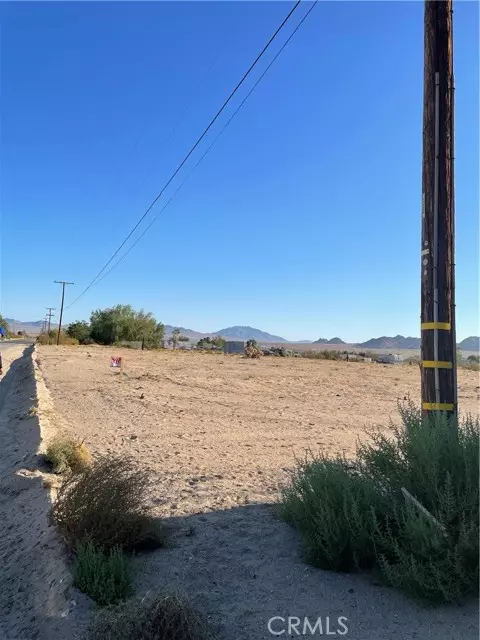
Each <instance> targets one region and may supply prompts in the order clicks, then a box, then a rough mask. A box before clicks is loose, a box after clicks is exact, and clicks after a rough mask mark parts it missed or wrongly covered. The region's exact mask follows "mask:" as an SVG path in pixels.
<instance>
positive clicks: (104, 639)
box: [87, 595, 214, 640]
mask: <svg viewBox="0 0 480 640" xmlns="http://www.w3.org/2000/svg"><path fill="white" fill-rule="evenodd" d="M87 637H88V640H213V637H214V636H213V634H212V632H211V630H210V629H209V628H208V625H207V623H206V621H205V620H204V619H203V618H202V617H201V616H200V615H199V614H198V613H197V612H196V611H195V610H194V609H193V608H192V607H191V605H190V604H188V602H186V601H185V600H184V599H183V598H181V597H179V596H176V595H156V596H153V597H150V598H148V599H147V598H144V599H143V600H132V601H130V602H128V603H124V604H121V605H118V606H117V607H111V608H110V609H106V610H104V611H102V612H101V613H100V614H98V615H97V616H96V617H95V618H94V620H93V622H92V624H91V625H90V628H89V631H88V636H87Z"/></svg>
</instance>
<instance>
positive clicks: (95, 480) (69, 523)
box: [52, 456, 164, 552]
mask: <svg viewBox="0 0 480 640" xmlns="http://www.w3.org/2000/svg"><path fill="white" fill-rule="evenodd" d="M150 486H151V481H150V476H149V472H148V470H146V469H143V468H141V467H140V466H139V465H138V463H137V462H136V461H135V459H134V458H129V457H123V456H115V457H111V456H103V457H101V458H98V459H97V460H95V462H94V463H93V464H92V465H91V466H90V467H88V468H86V469H84V470H83V471H82V472H81V473H77V474H72V475H69V476H67V477H66V478H65V480H64V482H63V483H62V485H61V487H60V489H59V491H58V494H57V499H56V501H55V502H54V504H53V506H52V516H53V520H54V522H55V523H56V525H57V527H58V529H59V531H60V533H61V534H62V536H63V537H64V539H65V540H66V542H67V544H68V545H69V546H70V547H71V548H72V549H75V548H76V546H77V545H78V544H79V543H82V542H92V543H93V544H94V545H95V547H96V548H97V549H99V550H100V551H104V552H107V551H109V550H110V549H113V548H115V547H119V548H121V549H123V550H125V551H128V550H133V549H138V548H143V549H152V548H158V547H159V546H162V544H163V542H164V536H163V531H162V529H161V528H159V526H158V524H156V523H155V521H154V520H153V518H152V517H151V513H150V506H149V502H150V501H149V498H150V494H149V487H150Z"/></svg>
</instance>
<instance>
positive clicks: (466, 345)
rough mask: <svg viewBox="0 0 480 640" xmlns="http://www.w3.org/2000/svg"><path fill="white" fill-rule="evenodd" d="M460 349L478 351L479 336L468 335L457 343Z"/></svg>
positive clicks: (479, 347) (479, 344)
mask: <svg viewBox="0 0 480 640" xmlns="http://www.w3.org/2000/svg"><path fill="white" fill-rule="evenodd" d="M457 346H458V348H459V349H462V351H480V337H479V336H470V337H468V338H465V340H462V341H461V342H459V344H458V345H457Z"/></svg>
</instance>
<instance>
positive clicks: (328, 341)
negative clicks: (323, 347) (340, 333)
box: [313, 338, 346, 344]
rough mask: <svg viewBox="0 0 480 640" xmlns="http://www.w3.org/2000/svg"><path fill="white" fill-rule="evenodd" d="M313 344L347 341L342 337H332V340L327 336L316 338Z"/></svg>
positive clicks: (342, 342)
mask: <svg viewBox="0 0 480 640" xmlns="http://www.w3.org/2000/svg"><path fill="white" fill-rule="evenodd" d="M313 344H346V343H345V342H344V341H343V340H342V339H341V338H330V340H327V338H319V339H318V340H315V342H314V343H313Z"/></svg>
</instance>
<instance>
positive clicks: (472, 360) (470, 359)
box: [467, 355, 480, 363]
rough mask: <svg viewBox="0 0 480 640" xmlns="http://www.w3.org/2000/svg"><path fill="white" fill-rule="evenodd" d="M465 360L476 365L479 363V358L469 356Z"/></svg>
mask: <svg viewBox="0 0 480 640" xmlns="http://www.w3.org/2000/svg"><path fill="white" fill-rule="evenodd" d="M467 360H468V361H469V362H474V363H475V362H477V363H478V362H480V356H474V355H471V356H468V358H467Z"/></svg>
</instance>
